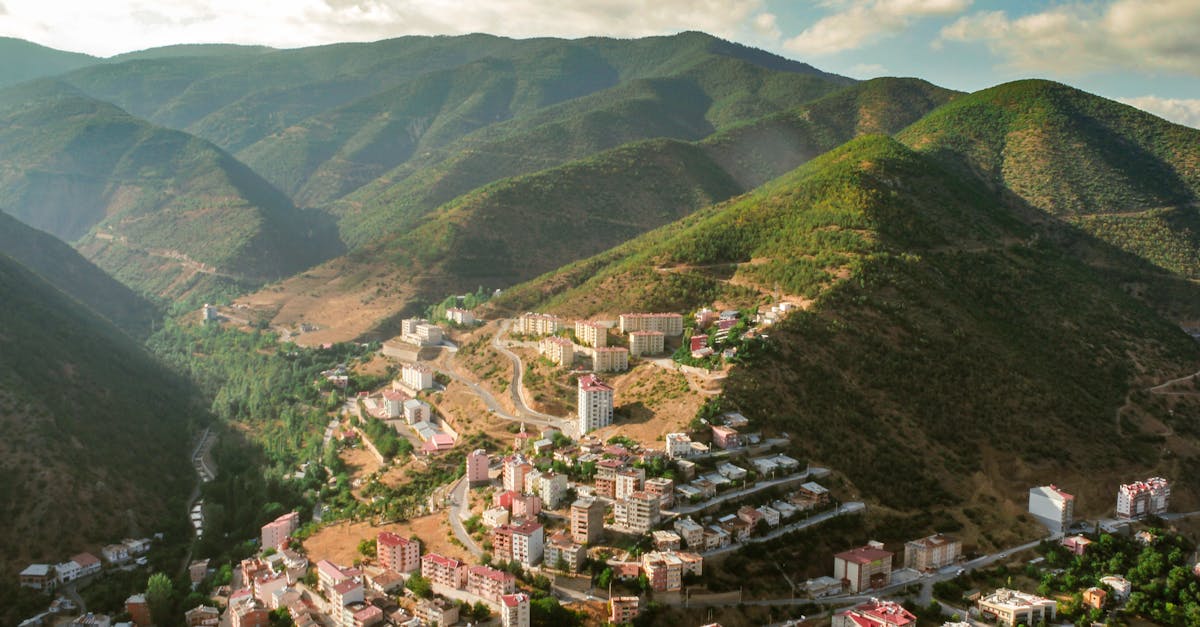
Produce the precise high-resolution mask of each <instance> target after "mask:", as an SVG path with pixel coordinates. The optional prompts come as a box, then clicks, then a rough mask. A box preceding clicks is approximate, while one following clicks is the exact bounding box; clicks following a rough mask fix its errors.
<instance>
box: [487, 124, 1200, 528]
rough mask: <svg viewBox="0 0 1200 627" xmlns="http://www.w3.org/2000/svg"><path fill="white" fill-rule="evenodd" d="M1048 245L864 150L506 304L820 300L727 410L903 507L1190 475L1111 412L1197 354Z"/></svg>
mask: <svg viewBox="0 0 1200 627" xmlns="http://www.w3.org/2000/svg"><path fill="white" fill-rule="evenodd" d="M1051 228H1063V227H1050V226H1045V225H1038V224H1029V223H1026V222H1025V221H1024V219H1023V216H1022V214H1021V213H1019V212H1014V211H1013V210H1012V209H1011V208H1010V207H1009V206H1007V205H1006V204H1004V203H1002V202H1000V200H999V199H998V198H997V197H996V195H995V194H994V193H993V192H991V191H990V190H989V189H988V188H987V187H985V186H983V185H982V184H980V183H979V182H978V181H977V179H975V178H973V177H970V176H963V175H961V174H959V173H958V172H956V171H955V170H953V169H947V168H945V167H943V166H942V165H941V164H940V163H939V162H938V160H937V159H934V158H932V157H929V156H925V155H923V154H920V153H917V152H914V151H912V150H910V149H908V148H906V147H904V146H903V145H901V144H899V143H897V142H895V141H893V140H890V139H887V138H884V137H879V136H868V137H864V138H860V139H857V140H854V141H851V142H849V143H848V144H846V145H845V146H842V147H840V148H838V149H835V150H833V151H831V152H829V153H828V154H825V155H822V156H821V157H819V158H817V159H815V160H813V161H812V162H810V163H808V164H806V165H804V166H802V167H800V168H798V169H797V170H795V171H794V172H791V173H789V174H787V175H785V176H783V177H780V178H779V179H777V180H774V181H772V182H770V183H768V184H767V185H765V186H763V187H762V188H760V189H757V190H755V191H754V192H751V193H750V194H747V195H745V196H742V197H740V198H737V199H734V200H731V201H729V202H727V203H724V204H722V205H718V206H716V207H713V208H711V209H706V210H702V211H700V212H698V213H696V214H693V215H692V216H689V217H687V218H685V219H683V220H681V221H679V222H676V223H673V224H671V225H669V226H667V227H664V228H661V229H659V230H656V231H651V232H650V233H647V234H646V235H643V236H641V237H639V238H637V239H635V240H633V241H632V242H629V243H627V244H625V245H623V246H620V247H618V248H616V249H613V250H611V251H608V252H606V253H603V254H601V255H598V256H596V257H594V258H592V259H588V260H585V261H582V262H579V263H576V264H573V265H571V266H567V267H566V268H564V269H562V270H560V271H557V272H553V273H550V274H548V275H545V276H543V277H540V278H538V279H536V280H534V281H532V282H530V283H528V284H525V285H522V286H518V287H516V288H513V289H511V290H508V291H506V293H505V294H504V295H502V296H501V297H499V298H498V299H494V300H493V301H492V303H493V306H495V307H498V308H501V310H507V311H524V310H528V309H539V310H549V311H554V312H558V313H562V314H564V315H567V316H572V317H575V316H578V317H584V316H592V315H606V316H611V315H613V314H616V313H620V312H622V311H629V310H640V311H662V310H667V311H671V310H674V311H688V310H691V309H693V308H696V307H699V306H702V305H710V304H712V303H713V302H717V303H720V306H722V307H746V306H755V305H761V304H764V303H767V302H772V301H773V300H774V299H776V298H787V299H789V300H792V301H793V302H803V303H806V304H807V305H808V309H807V310H805V311H800V312H797V313H795V314H793V315H791V316H790V317H788V318H787V319H786V320H785V321H784V322H782V323H780V324H778V325H776V326H775V327H772V328H771V329H770V330H769V331H768V335H769V339H768V340H767V341H766V343H765V344H764V345H763V346H762V347H761V348H760V349H758V350H750V351H748V352H747V354H745V355H744V356H743V361H742V363H741V364H740V365H739V366H737V367H736V368H735V369H734V370H733V372H732V374H731V375H730V379H729V383H728V384H727V387H726V393H725V402H726V403H727V404H730V405H732V406H736V407H738V408H739V409H740V410H742V411H743V412H744V413H746V414H747V415H748V416H750V417H751V418H752V419H753V420H755V421H756V422H757V423H758V424H759V425H760V426H763V427H765V428H766V429H768V430H777V431H787V432H789V433H791V434H793V436H794V437H795V439H796V441H798V442H799V443H800V446H801V448H802V449H803V451H804V452H805V453H806V454H808V455H811V456H812V459H814V460H819V461H820V462H821V463H823V464H829V465H832V466H834V467H837V468H838V469H839V470H841V471H843V472H845V473H846V474H847V475H848V477H849V478H850V479H851V480H852V481H853V482H854V485H855V486H856V489H857V490H859V491H860V492H861V493H862V494H864V495H867V496H869V497H870V498H872V499H873V500H877V501H878V502H880V503H882V504H884V505H887V506H891V507H895V508H898V509H901V510H909V509H912V508H926V509H928V508H935V509H936V508H940V507H942V506H943V505H946V504H951V503H955V504H957V503H961V502H963V501H972V502H977V501H979V500H981V499H986V498H993V497H996V496H1000V497H1003V498H1006V499H1011V500H1013V501H1019V499H1020V497H1021V492H1022V490H1025V489H1028V485H1027V484H1025V483H1023V482H1026V481H1034V480H1036V478H1037V477H1039V476H1044V473H1055V472H1061V473H1063V474H1064V475H1068V474H1070V476H1082V473H1095V474H1096V475H1098V476H1107V474H1108V473H1112V472H1114V471H1115V470H1117V469H1122V470H1125V471H1128V468H1129V467H1133V466H1137V467H1147V468H1148V467H1154V466H1155V465H1156V464H1167V465H1168V466H1169V465H1171V464H1177V463H1178V464H1184V465H1185V466H1186V465H1187V464H1192V466H1186V467H1188V468H1191V467H1194V464H1196V463H1197V462H1200V460H1198V459H1195V458H1190V459H1187V460H1182V461H1180V460H1174V459H1160V458H1159V457H1158V449H1157V448H1155V447H1153V446H1147V445H1146V444H1145V442H1146V440H1145V439H1144V438H1145V437H1147V435H1146V434H1142V433H1140V432H1138V431H1137V429H1136V428H1134V427H1128V426H1127V427H1125V428H1124V429H1122V428H1118V426H1117V424H1116V421H1114V419H1113V416H1114V412H1115V410H1116V409H1117V407H1119V406H1120V405H1121V404H1122V402H1123V401H1124V398H1125V395H1126V393H1127V391H1128V390H1130V389H1131V387H1134V386H1135V385H1137V384H1138V382H1140V381H1144V380H1145V381H1153V380H1156V378H1157V377H1160V376H1161V377H1164V378H1166V377H1165V375H1168V374H1170V375H1172V376H1178V375H1180V374H1185V373H1187V372H1193V371H1195V369H1196V368H1197V367H1198V366H1200V347H1198V346H1197V345H1196V343H1195V342H1194V341H1192V340H1191V339H1190V338H1189V337H1187V336H1186V335H1185V334H1183V333H1182V332H1180V331H1179V330H1178V328H1177V327H1175V326H1174V325H1173V324H1171V323H1170V322H1168V321H1167V320H1165V319H1163V318H1162V317H1160V316H1159V315H1158V314H1157V313H1156V312H1155V311H1154V310H1153V309H1151V308H1150V307H1148V306H1146V305H1145V304H1143V303H1142V302H1141V301H1139V300H1137V299H1135V298H1133V297H1132V296H1130V295H1128V294H1126V293H1125V292H1124V291H1122V290H1121V289H1120V287H1119V286H1118V285H1116V284H1114V283H1113V282H1111V281H1109V280H1108V279H1107V277H1106V276H1105V275H1104V274H1102V273H1100V272H1097V271H1095V270H1093V269H1092V268H1090V267H1089V266H1087V265H1085V264H1084V263H1082V262H1081V261H1079V260H1077V259H1076V258H1075V257H1074V256H1073V255H1072V254H1070V253H1069V252H1068V251H1066V250H1064V249H1062V248H1060V247H1059V246H1058V244H1057V243H1056V241H1057V239H1058V238H1057V237H1054V236H1053V233H1052V232H1051V230H1050V229H1051ZM1094 246H1095V247H1098V248H1103V247H1104V245H1103V244H1101V243H1095V244H1094ZM1114 255H1115V256H1114V257H1113V258H1114V259H1116V258H1120V254H1119V253H1114ZM1191 294H1192V297H1193V299H1195V300H1193V302H1200V293H1198V291H1197V288H1195V286H1193V287H1192V290H1191ZM1081 431H1082V432H1087V433H1089V434H1090V436H1089V437H1088V438H1086V439H1081V438H1079V437H1078V434H1079V433H1080V432H1081ZM1034 433H1036V434H1037V437H1036V438H1032V437H1030V434H1034ZM993 460H994V463H996V464H1000V465H1001V467H1003V468H1006V469H1007V470H1006V472H1005V473H1000V474H997V473H995V472H994V469H992V468H984V467H983V464H985V463H992V462H993ZM901 467H902V468H903V470H904V472H902V473H898V472H896V470H897V468H901ZM1181 468H1182V467H1179V466H1176V467H1173V469H1174V470H1175V471H1176V473H1180V472H1185V471H1184V470H1181ZM1072 473H1078V474H1072ZM954 511H956V512H957V513H953V512H952V515H955V516H956V517H958V518H960V522H962V523H964V524H968V525H969V524H973V523H975V522H978V521H973V520H967V519H965V518H963V517H964V515H965V514H964V512H965V511H966V510H963V509H962V508H961V507H956V508H954ZM972 511H973V510H972ZM968 518H969V516H968Z"/></svg>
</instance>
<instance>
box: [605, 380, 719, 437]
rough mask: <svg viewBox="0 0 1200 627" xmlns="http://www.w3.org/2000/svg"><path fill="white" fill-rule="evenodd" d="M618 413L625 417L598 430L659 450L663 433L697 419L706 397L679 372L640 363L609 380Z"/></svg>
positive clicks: (676, 429) (606, 434) (673, 430)
mask: <svg viewBox="0 0 1200 627" xmlns="http://www.w3.org/2000/svg"><path fill="white" fill-rule="evenodd" d="M608 383H609V384H610V385H612V386H613V391H614V399H615V404H616V408H617V411H618V412H619V413H620V414H623V416H624V418H623V419H621V420H619V421H618V422H617V423H616V424H614V425H612V426H610V427H605V428H604V429H600V430H599V431H597V436H598V437H600V438H602V439H608V438H610V437H612V436H614V435H623V436H626V437H629V438H633V439H634V440H637V441H639V442H642V443H643V444H646V445H648V446H650V447H652V448H662V445H661V444H655V443H656V442H661V441H662V440H663V439H664V438H665V436H666V434H668V433H672V432H675V431H682V430H684V427H686V425H687V424H688V423H689V422H691V420H692V418H694V417H695V416H696V412H697V411H698V410H699V409H700V406H701V405H703V404H704V400H705V396H703V395H701V394H697V393H696V392H694V391H692V390H691V388H690V387H689V385H688V382H687V379H685V378H684V375H683V374H681V373H679V372H674V371H669V370H666V369H663V368H660V367H658V366H656V365H654V364H651V363H647V362H642V363H640V364H638V365H637V366H635V367H634V368H633V369H632V370H630V371H629V372H627V373H625V374H622V375H620V376H617V377H611V378H610V379H609V380H608Z"/></svg>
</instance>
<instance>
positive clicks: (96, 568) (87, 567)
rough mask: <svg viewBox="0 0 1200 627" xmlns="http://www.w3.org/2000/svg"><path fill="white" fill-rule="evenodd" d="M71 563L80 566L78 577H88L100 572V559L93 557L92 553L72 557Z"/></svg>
mask: <svg viewBox="0 0 1200 627" xmlns="http://www.w3.org/2000/svg"><path fill="white" fill-rule="evenodd" d="M71 561H72V562H74V563H75V564H77V565H78V566H79V574H78V577H87V576H88V575H94V574H96V573H98V572H100V568H101V564H100V558H98V557H96V556H95V555H92V554H91V553H80V554H78V555H72V556H71Z"/></svg>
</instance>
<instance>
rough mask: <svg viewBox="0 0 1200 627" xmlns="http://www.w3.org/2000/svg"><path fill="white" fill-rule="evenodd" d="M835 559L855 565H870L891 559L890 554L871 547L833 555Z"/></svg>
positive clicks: (861, 547)
mask: <svg viewBox="0 0 1200 627" xmlns="http://www.w3.org/2000/svg"><path fill="white" fill-rule="evenodd" d="M834 557H835V558H836V559H840V560H845V561H847V562H854V563H855V564H870V563H871V562H874V561H877V560H882V559H886V560H890V559H892V552H891V551H885V550H883V549H877V548H875V547H873V546H860V547H858V548H857V549H850V550H849V551H843V552H841V553H838V554H837V555H834Z"/></svg>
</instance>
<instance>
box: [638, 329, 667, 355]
mask: <svg viewBox="0 0 1200 627" xmlns="http://www.w3.org/2000/svg"><path fill="white" fill-rule="evenodd" d="M665 345H666V336H665V335H663V332H662V331H634V332H632V333H630V334H629V354H630V355H632V356H634V357H641V356H642V355H658V354H660V353H662V352H663V351H664V350H665V349H664V347H665Z"/></svg>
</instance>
